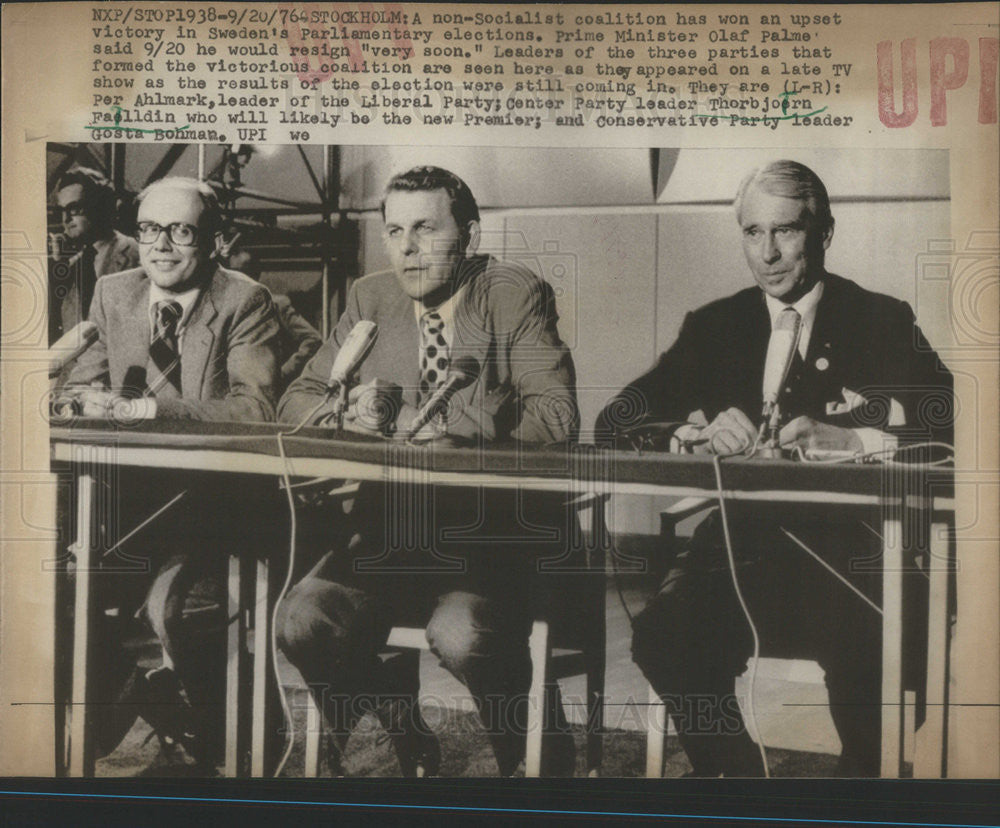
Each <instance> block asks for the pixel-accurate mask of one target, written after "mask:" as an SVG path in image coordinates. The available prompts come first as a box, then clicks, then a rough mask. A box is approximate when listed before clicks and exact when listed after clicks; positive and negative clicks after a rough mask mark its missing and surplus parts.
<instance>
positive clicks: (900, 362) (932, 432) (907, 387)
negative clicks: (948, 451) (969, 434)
mask: <svg viewBox="0 0 1000 828" xmlns="http://www.w3.org/2000/svg"><path fill="white" fill-rule="evenodd" d="M898 308H899V310H898V312H897V313H895V314H893V318H894V320H895V321H894V325H895V330H893V331H892V332H891V333H889V341H890V342H891V343H892V349H893V353H891V354H890V356H889V359H888V360H887V368H888V370H889V371H890V372H892V373H893V374H894V376H892V379H891V381H890V382H888V383H886V397H888V399H889V400H892V401H896V402H897V403H898V404H899V406H901V408H902V411H903V415H904V416H903V420H904V422H902V423H897V422H894V421H893V418H892V416H891V415H892V413H893V412H892V411H891V410H890V411H889V418H888V420H887V424H886V425H884V426H883V427H882V428H883V430H884V431H886V432H887V433H889V434H891V435H893V436H895V437H896V438H897V439H898V441H899V443H900V445H905V444H907V443H918V442H925V441H928V440H934V441H938V442H943V443H948V444H949V445H950V444H952V442H953V441H954V419H955V398H954V379H953V377H952V375H951V372H950V371H949V370H948V369H947V368H946V367H945V366H944V364H943V363H942V362H941V360H940V359H939V358H938V355H937V353H936V352H935V351H934V349H933V348H932V347H931V345H930V343H929V342H928V341H927V339H926V337H925V336H924V334H923V331H921V330H920V328H919V326H918V325H917V322H916V319H915V317H914V315H913V310H912V309H911V308H910V306H909V305H908V304H906V303H905V302H900V303H899V305H898ZM866 396H867V395H866ZM883 402H884V399H883V400H880V401H879V402H878V403H876V407H880V408H884V406H883V405H882V403H883Z"/></svg>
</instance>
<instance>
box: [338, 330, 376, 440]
mask: <svg viewBox="0 0 1000 828" xmlns="http://www.w3.org/2000/svg"><path fill="white" fill-rule="evenodd" d="M377 338H378V325H376V324H375V323H374V322H371V321H369V320H367V319H362V320H361V321H360V322H358V324H357V325H355V326H354V327H353V328H352V329H351V332H350V333H349V334H348V335H347V339H345V340H344V344H343V345H341V346H340V350H339V351H338V352H337V356H336V357H335V358H334V360H333V365H332V366H331V367H330V376H329V378H328V379H327V381H326V394H327V399H329V397H330V395H331V394H332V393H333V392H334V391H336V392H337V400H336V402H335V403H334V406H333V415H334V418H335V422H336V424H337V430H338V431H340V430H341V429H342V428H343V427H344V409H345V408H347V380H348V378H349V377H350V376H351V374H353V373H354V372H355V371H356V370H357V369H358V366H359V365H361V363H362V362H364V361H365V357H367V356H368V352H369V351H371V349H372V345H374V344H375V340H376V339H377Z"/></svg>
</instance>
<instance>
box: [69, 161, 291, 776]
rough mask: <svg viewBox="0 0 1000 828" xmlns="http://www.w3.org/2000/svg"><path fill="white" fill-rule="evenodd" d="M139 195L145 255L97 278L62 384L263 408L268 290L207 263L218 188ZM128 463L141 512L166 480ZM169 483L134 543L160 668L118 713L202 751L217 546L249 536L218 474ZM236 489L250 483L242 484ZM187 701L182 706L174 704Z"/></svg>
mask: <svg viewBox="0 0 1000 828" xmlns="http://www.w3.org/2000/svg"><path fill="white" fill-rule="evenodd" d="M138 200H139V208H138V238H139V256H140V261H141V266H140V267H137V268H134V269H132V270H126V271H124V272H122V273H117V274H113V275H109V276H105V277H103V278H102V279H100V280H99V281H98V283H97V286H96V290H95V293H94V300H93V303H92V305H91V311H90V318H91V320H92V321H93V322H94V323H96V325H97V328H98V331H99V339H98V341H97V342H96V344H95V345H93V346H92V347H91V348H90V349H89V350H88V351H86V352H85V353H84V354H83V355H82V356H81V357H80V359H79V361H78V362H77V364H76V365H75V366H74V367H73V369H72V371H71V373H70V376H69V383H68V385H67V387H66V388H65V389H64V392H63V393H64V396H65V397H69V398H71V399H72V400H73V401H74V403H75V406H76V408H77V410H78V411H79V413H81V414H82V415H83V416H86V417H108V418H111V419H115V420H118V421H119V422H122V423H124V424H128V423H129V422H133V421H136V420H138V419H150V418H159V419H193V420H212V421H225V422H267V421H271V420H273V419H274V410H275V403H276V396H277V388H278V383H279V381H280V379H279V370H278V364H279V363H278V360H279V356H280V344H279V342H280V341H279V336H280V330H279V323H278V318H277V313H276V311H275V308H274V305H273V303H272V301H271V297H270V294H269V293H268V291H267V289H266V288H264V287H263V286H262V285H260V284H258V283H257V282H255V281H253V280H252V279H250V278H249V277H247V276H244V275H243V274H241V273H236V272H235V271H229V270H225V269H223V268H221V267H218V266H216V265H215V264H214V262H213V253H214V251H215V247H216V243H217V231H218V229H219V222H220V212H219V204H218V201H217V199H216V197H215V194H214V192H213V191H212V189H211V188H210V187H209V186H208V185H207V184H204V183H202V182H198V181H195V180H193V179H186V178H168V179H162V180H160V181H157V182H156V183H154V184H152V185H150V186H149V187H148V188H147V189H146V190H145V191H144V192H143V193H141V194H140V195H139V199H138ZM129 474H130V476H129V477H128V478H126V477H125V472H123V473H122V476H121V479H120V481H119V486H118V492H117V493H116V494H117V496H118V497H119V498H120V499H121V503H122V506H121V507H120V509H119V511H118V514H120V515H124V516H129V517H131V518H132V519H133V520H134V523H139V522H140V520H141V519H144V518H146V517H147V516H148V515H149V514H150V513H151V512H155V511H156V510H157V509H158V508H159V507H160V506H162V505H163V504H165V503H168V502H169V501H170V499H171V497H170V496H171V494H172V489H171V485H168V484H167V483H165V482H164V479H165V478H164V477H162V476H158V477H157V478H156V479H155V482H156V485H155V487H154V486H151V485H150V481H147V480H146V479H145V478H144V477H142V472H141V471H135V472H131V473H129ZM126 480H127V481H128V482H127V483H126V482H125V481H126ZM177 488H178V489H181V490H186V492H187V493H186V495H185V497H184V499H183V500H181V501H178V503H177V504H175V505H173V506H171V507H170V509H169V510H168V511H166V512H164V514H163V516H161V517H159V518H157V519H156V521H155V522H154V523H152V524H150V526H149V527H148V528H144V529H143V530H142V533H141V535H139V536H138V539H137V540H136V541H135V542H133V543H135V544H141V545H142V550H141V552H140V553H139V554H141V555H143V556H145V557H148V559H149V560H155V561H157V562H158V563H161V564H162V566H161V567H160V569H159V572H158V574H157V576H156V578H155V580H154V582H153V585H152V587H151V588H150V590H149V592H148V595H147V596H146V599H145V604H144V608H145V615H146V617H147V618H148V620H149V622H150V624H151V625H152V627H153V629H154V631H155V632H156V633H157V636H158V637H159V639H160V642H161V644H162V646H163V652H164V667H162V668H160V669H158V670H153V671H149V672H146V671H142V670H139V671H137V672H136V673H135V674H134V675H133V676H132V679H131V681H130V682H129V685H128V686H127V687H126V689H125V691H123V693H122V698H121V701H122V703H123V704H122V706H119V712H123V713H125V714H127V713H128V712H129V711H131V714H132V715H131V719H134V715H135V713H136V712H139V713H141V714H142V715H143V716H144V717H146V718H148V719H149V720H150V724H153V725H154V726H157V727H160V728H161V729H162V730H165V731H167V733H166V735H168V736H172V737H174V738H175V739H178V740H181V741H183V742H185V743H186V744H187V745H188V747H189V748H190V749H191V751H192V752H193V753H197V754H200V755H199V756H197V757H196V758H204V759H206V760H207V759H210V758H211V756H212V755H213V753H214V752H215V751H216V750H217V748H218V747H219V738H220V737H221V728H220V727H218V725H219V724H220V723H221V722H222V721H223V720H224V717H223V716H222V715H221V711H222V704H223V690H224V682H223V677H224V675H225V631H226V626H227V619H226V612H227V604H226V591H225V581H224V579H223V576H222V566H223V564H224V561H225V554H224V550H225V549H229V548H234V547H235V548H239V547H241V546H243V545H246V546H251V545H252V538H251V537H250V534H249V530H247V529H246V523H247V522H246V521H245V520H242V519H238V520H226V519H225V513H226V512H227V511H232V510H234V509H235V508H236V504H235V503H234V502H233V500H232V497H231V496H229V498H228V499H227V494H226V492H224V491H219V490H218V485H217V481H203V480H201V479H200V478H191V477H190V476H180V477H179V478H178V480H177ZM240 497H241V498H246V497H253V495H249V494H248V492H247V489H246V488H243V489H241V493H240ZM264 502H265V501H262V503H261V506H260V507H259V508H263V503H264ZM120 534H121V533H119V535H120ZM129 548H130V549H132V548H134V547H129ZM220 549H221V550H223V552H220ZM164 558H167V559H168V560H166V562H165V563H163V559H164ZM129 575H132V577H129ZM138 582H141V579H136V578H135V577H134V573H124V574H121V575H120V577H118V578H116V579H115V581H114V584H113V585H110V584H109V585H108V588H109V589H113V591H114V600H121V601H122V602H123V604H124V605H125V606H127V605H128V603H129V600H130V597H131V596H130V593H133V592H134V588H135V586H136V584H137V583H138ZM133 608H134V606H133ZM181 688H183V690H184V693H185V695H186V702H182V701H181V695H180V691H181ZM125 705H129V706H128V707H124V706H125ZM184 711H187V712H189V713H190V716H187V717H185V716H182V715H180V714H181V713H182V712H184ZM129 724H130V717H129V716H128V715H123V716H120V717H119V718H118V719H117V721H116V723H114V724H112V725H111V726H110V730H112V731H114V732H113V733H112V734H110V735H107V734H106V735H105V737H104V740H103V741H105V744H104V747H105V748H110V747H113V746H114V743H115V737H118V738H120V737H121V736H122V735H124V731H125V730H127V726H128V725H129ZM206 734H211V738H210V739H209V738H208V736H207V735H206ZM208 741H211V742H212V744H211V745H209V744H207V742H208Z"/></svg>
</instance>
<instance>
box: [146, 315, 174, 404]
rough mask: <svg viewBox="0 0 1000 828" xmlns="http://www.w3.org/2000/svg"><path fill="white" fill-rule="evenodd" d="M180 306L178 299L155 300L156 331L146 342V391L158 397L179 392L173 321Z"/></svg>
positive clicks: (172, 395)
mask: <svg viewBox="0 0 1000 828" xmlns="http://www.w3.org/2000/svg"><path fill="white" fill-rule="evenodd" d="M182 313H183V309H182V308H181V306H180V303H179V302H172V301H167V302H157V303H156V335H155V336H154V337H153V341H152V342H151V343H150V346H149V361H150V363H151V365H150V368H149V369H148V370H147V375H148V385H149V392H150V393H151V394H153V395H155V396H160V397H167V398H169V397H179V396H180V395H181V356H180V353H179V351H178V349H177V323H178V322H180V320H181V315H182Z"/></svg>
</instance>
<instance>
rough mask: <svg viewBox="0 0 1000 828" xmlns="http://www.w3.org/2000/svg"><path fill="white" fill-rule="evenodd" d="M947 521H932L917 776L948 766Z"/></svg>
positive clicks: (937, 775) (941, 772) (943, 771)
mask: <svg viewBox="0 0 1000 828" xmlns="http://www.w3.org/2000/svg"><path fill="white" fill-rule="evenodd" d="M950 570H951V562H950V559H949V556H948V525H947V524H946V523H932V524H931V537H930V555H929V556H928V562H927V572H928V575H929V576H930V595H929V596H928V602H929V603H928V610H927V715H926V717H925V719H924V724H923V727H921V728H920V731H919V732H918V734H917V735H918V736H919V737H920V738H919V740H918V742H917V753H916V756H915V758H914V768H913V775H914V777H920V778H941V777H944V776H945V774H946V772H947V768H946V767H945V732H946V725H945V721H946V708H945V704H946V701H947V688H948V628H949V624H948V581H949V577H950Z"/></svg>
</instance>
